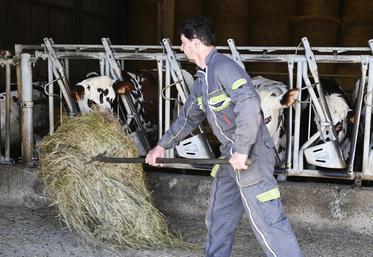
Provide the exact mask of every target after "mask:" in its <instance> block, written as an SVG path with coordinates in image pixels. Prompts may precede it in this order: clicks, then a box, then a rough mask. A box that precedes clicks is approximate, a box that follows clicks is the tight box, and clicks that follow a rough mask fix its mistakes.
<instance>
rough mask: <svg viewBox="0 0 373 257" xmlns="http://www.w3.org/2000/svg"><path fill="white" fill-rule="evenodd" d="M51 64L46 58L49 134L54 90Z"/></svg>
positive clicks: (51, 125)
mask: <svg viewBox="0 0 373 257" xmlns="http://www.w3.org/2000/svg"><path fill="white" fill-rule="evenodd" d="M52 66H53V64H52V61H51V60H50V59H48V104H49V105H48V106H49V134H50V135H52V134H53V133H54V95H53V94H54V90H53V67H52Z"/></svg>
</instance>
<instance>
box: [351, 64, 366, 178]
mask: <svg viewBox="0 0 373 257" xmlns="http://www.w3.org/2000/svg"><path fill="white" fill-rule="evenodd" d="M367 61H368V60H365V61H364V62H362V63H361V78H360V86H359V94H358V97H357V104H356V114H355V117H356V118H355V123H354V127H353V130H352V140H351V148H350V159H349V163H348V166H347V170H348V172H350V173H352V172H353V170H354V161H355V152H356V143H357V136H358V133H359V123H360V116H361V107H362V105H363V95H364V88H365V81H366V73H367V69H368V62H367Z"/></svg>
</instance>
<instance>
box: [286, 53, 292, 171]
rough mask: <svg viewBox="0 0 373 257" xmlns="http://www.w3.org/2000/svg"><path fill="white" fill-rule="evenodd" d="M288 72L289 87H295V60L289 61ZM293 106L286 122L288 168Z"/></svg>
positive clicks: (289, 164)
mask: <svg viewBox="0 0 373 257" xmlns="http://www.w3.org/2000/svg"><path fill="white" fill-rule="evenodd" d="M288 72H289V86H288V89H290V90H291V89H293V88H294V85H293V81H294V61H293V60H291V61H289V62H288ZM292 122H293V108H292V107H290V108H288V122H287V124H286V131H287V132H286V133H287V134H286V168H287V169H290V168H291V152H292V143H291V142H292V135H293V125H292Z"/></svg>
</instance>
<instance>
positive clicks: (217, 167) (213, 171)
mask: <svg viewBox="0 0 373 257" xmlns="http://www.w3.org/2000/svg"><path fill="white" fill-rule="evenodd" d="M224 158H225V156H220V157H219V158H218V159H224ZM219 169H220V164H215V165H214V166H212V169H211V173H210V176H211V177H214V178H215V176H216V174H218V171H219Z"/></svg>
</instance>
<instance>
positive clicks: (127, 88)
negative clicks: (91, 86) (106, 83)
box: [113, 80, 134, 95]
mask: <svg viewBox="0 0 373 257" xmlns="http://www.w3.org/2000/svg"><path fill="white" fill-rule="evenodd" d="M113 89H114V91H115V93H117V94H120V95H122V94H127V93H129V92H131V91H132V90H133V89H134V87H133V85H132V83H131V82H128V81H121V80H117V81H115V82H114V84H113Z"/></svg>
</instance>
